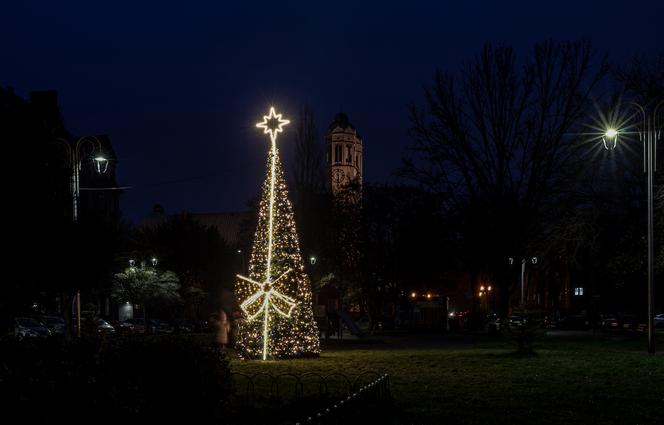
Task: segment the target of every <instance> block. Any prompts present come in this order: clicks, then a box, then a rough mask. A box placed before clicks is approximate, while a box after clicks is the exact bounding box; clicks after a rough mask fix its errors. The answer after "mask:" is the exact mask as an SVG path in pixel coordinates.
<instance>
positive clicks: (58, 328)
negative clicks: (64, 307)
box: [41, 316, 65, 335]
mask: <svg viewBox="0 0 664 425" xmlns="http://www.w3.org/2000/svg"><path fill="white" fill-rule="evenodd" d="M41 322H42V323H43V324H44V325H46V327H47V328H48V330H49V331H51V334H52V335H64V334H65V319H64V318H62V317H60V316H42V317H41Z"/></svg>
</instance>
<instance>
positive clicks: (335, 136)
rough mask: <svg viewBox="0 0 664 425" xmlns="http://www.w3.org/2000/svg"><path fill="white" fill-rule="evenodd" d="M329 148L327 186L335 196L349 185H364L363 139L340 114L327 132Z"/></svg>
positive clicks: (327, 145) (326, 137) (326, 138)
mask: <svg viewBox="0 0 664 425" xmlns="http://www.w3.org/2000/svg"><path fill="white" fill-rule="evenodd" d="M325 144H326V148H327V184H328V187H329V189H330V191H331V192H332V193H333V194H337V193H339V191H340V190H341V189H342V188H343V187H344V186H346V185H347V184H349V183H350V182H357V183H358V184H359V185H360V186H361V185H362V138H361V137H360V135H359V133H358V132H357V130H356V129H355V127H353V124H351V123H350V121H348V116H346V114H344V113H341V112H340V113H338V114H337V115H336V117H335V118H334V121H332V123H331V124H330V125H329V127H328V128H327V131H326V132H325Z"/></svg>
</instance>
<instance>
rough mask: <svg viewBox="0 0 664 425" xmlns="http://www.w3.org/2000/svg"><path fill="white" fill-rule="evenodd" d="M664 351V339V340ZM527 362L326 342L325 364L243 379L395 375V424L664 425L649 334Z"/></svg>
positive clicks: (506, 345) (551, 346) (241, 365)
mask: <svg viewBox="0 0 664 425" xmlns="http://www.w3.org/2000/svg"><path fill="white" fill-rule="evenodd" d="M658 343H659V347H660V348H662V349H664V334H661V333H660V334H658ZM535 346H536V353H535V355H532V356H526V357H523V356H517V355H515V348H514V346H513V345H512V344H511V343H510V342H509V341H506V340H504V339H501V338H489V337H487V336H480V335H475V336H471V335H437V334H418V335H401V336H398V335H385V336H377V337H374V338H373V339H370V340H368V341H360V340H344V341H330V342H328V343H324V344H323V351H322V353H321V356H320V357H319V358H313V359H296V360H289V361H265V362H261V361H242V360H239V359H237V357H236V356H234V354H233V353H232V352H231V358H232V360H231V368H232V371H233V372H240V373H245V374H249V375H251V374H256V373H260V372H267V373H270V374H273V375H276V374H280V373H294V374H304V373H307V372H315V373H319V374H322V375H329V374H331V373H336V372H339V373H343V374H345V375H347V376H351V377H352V376H355V375H358V374H360V373H362V372H364V371H378V372H381V373H384V372H386V373H388V374H389V376H390V382H391V392H392V395H393V398H394V408H393V414H392V415H391V419H390V423H395V424H425V423H426V424H429V423H431V424H433V423H436V424H600V423H601V424H664V354H661V353H660V354H658V355H656V356H649V355H648V354H647V353H646V342H645V338H644V336H642V335H630V336H624V335H607V334H593V333H590V332H587V333H564V332H554V333H552V334H551V335H545V336H542V337H540V338H539V339H538V341H537V342H536V344H535Z"/></svg>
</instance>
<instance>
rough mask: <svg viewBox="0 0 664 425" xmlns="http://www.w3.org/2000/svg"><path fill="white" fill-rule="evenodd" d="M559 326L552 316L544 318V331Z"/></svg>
mask: <svg viewBox="0 0 664 425" xmlns="http://www.w3.org/2000/svg"><path fill="white" fill-rule="evenodd" d="M558 326H559V324H558V321H557V320H556V319H555V318H553V317H551V316H544V320H542V327H543V328H544V329H556V328H557V327H558Z"/></svg>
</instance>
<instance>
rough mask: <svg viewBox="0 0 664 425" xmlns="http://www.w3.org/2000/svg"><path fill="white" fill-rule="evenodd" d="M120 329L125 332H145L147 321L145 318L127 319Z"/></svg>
mask: <svg viewBox="0 0 664 425" xmlns="http://www.w3.org/2000/svg"><path fill="white" fill-rule="evenodd" d="M119 331H120V333H123V334H144V333H145V322H144V321H143V319H127V320H125V321H124V322H122V323H120V326H119Z"/></svg>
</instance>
